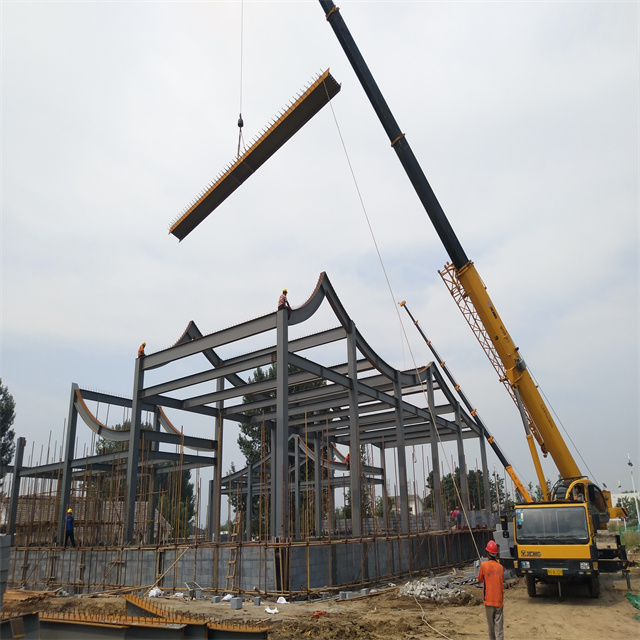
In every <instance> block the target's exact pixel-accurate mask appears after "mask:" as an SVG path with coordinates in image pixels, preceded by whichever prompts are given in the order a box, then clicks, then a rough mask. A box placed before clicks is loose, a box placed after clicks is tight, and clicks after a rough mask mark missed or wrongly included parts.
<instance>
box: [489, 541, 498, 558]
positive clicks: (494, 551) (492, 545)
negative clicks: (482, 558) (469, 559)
mask: <svg viewBox="0 0 640 640" xmlns="http://www.w3.org/2000/svg"><path fill="white" fill-rule="evenodd" d="M487 552H488V553H490V554H491V555H492V556H497V555H498V545H497V544H496V543H495V540H489V543H488V544H487Z"/></svg>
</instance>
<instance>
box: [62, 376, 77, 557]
mask: <svg viewBox="0 0 640 640" xmlns="http://www.w3.org/2000/svg"><path fill="white" fill-rule="evenodd" d="M77 389H78V385H77V384H75V383H74V384H72V385H71V399H70V400H69V419H68V421H67V442H66V444H65V448H64V458H63V460H64V462H63V465H62V486H61V487H60V505H59V506H58V544H60V545H61V546H62V544H63V543H64V527H65V523H64V519H65V517H66V515H67V509H68V508H69V500H70V497H71V479H72V475H73V474H72V471H73V469H72V468H71V461H72V460H73V447H74V444H75V441H76V428H77V425H78V411H77V410H76V402H75V401H76V390H77Z"/></svg>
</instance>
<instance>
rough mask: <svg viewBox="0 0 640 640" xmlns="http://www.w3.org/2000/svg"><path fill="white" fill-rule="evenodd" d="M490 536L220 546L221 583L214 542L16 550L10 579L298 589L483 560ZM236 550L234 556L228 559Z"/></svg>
mask: <svg viewBox="0 0 640 640" xmlns="http://www.w3.org/2000/svg"><path fill="white" fill-rule="evenodd" d="M491 536H492V531H491V530H489V529H477V530H472V531H469V530H462V531H455V532H448V531H447V532H443V531H441V532H437V533H422V534H413V535H411V536H409V537H400V536H397V537H389V538H381V537H380V538H373V539H368V540H367V539H365V540H351V539H346V540H339V541H334V542H331V543H328V542H326V541H325V542H322V543H320V542H318V543H309V544H304V543H302V544H300V543H298V544H292V545H289V546H286V545H282V546H279V547H274V546H271V545H264V544H258V543H248V544H243V545H240V546H239V547H238V548H237V550H235V549H233V548H232V547H230V546H220V547H218V549H217V553H218V571H217V581H216V572H215V570H214V567H215V559H216V547H215V545H213V546H198V547H189V548H185V547H175V546H172V547H158V548H155V547H124V548H106V547H93V548H75V549H68V548H67V549H61V548H51V547H49V548H37V547H28V548H13V549H11V553H10V558H9V563H8V564H9V568H8V569H9V570H8V576H7V578H8V583H9V585H10V587H12V588H20V587H22V586H24V587H25V588H26V589H36V590H38V589H39V590H44V589H56V588H59V587H61V588H63V589H64V590H65V591H67V592H69V593H70V594H77V593H90V592H93V591H108V590H110V589H116V588H118V587H138V588H139V589H140V590H142V589H143V588H148V587H151V586H152V585H154V584H155V583H156V581H157V580H159V579H160V578H161V576H162V578H161V579H160V581H159V582H158V586H159V587H160V588H162V589H164V590H169V591H172V590H175V591H185V590H186V585H185V582H190V581H195V582H197V583H198V584H199V585H200V586H201V587H202V588H203V589H216V590H218V591H225V592H226V591H235V590H237V589H242V590H244V591H253V590H254V589H256V588H257V589H259V590H260V591H261V592H271V593H273V592H291V591H293V592H295V591H301V590H304V589H305V588H309V589H322V588H324V587H327V588H340V587H345V586H350V585H361V584H368V583H374V582H380V581H383V582H384V581H386V580H389V581H392V580H393V579H395V578H400V577H404V576H408V575H410V574H414V573H418V574H420V573H425V572H428V571H429V570H432V571H437V570H438V569H445V568H448V567H450V566H452V565H455V564H460V563H464V562H471V561H473V560H475V559H476V558H477V553H476V545H477V547H478V549H480V550H482V549H484V547H485V546H486V543H487V541H488V540H489V539H490V538H491ZM474 539H475V545H474ZM233 554H235V557H236V561H235V563H231V564H230V562H229V560H230V558H232V557H233ZM5 564H6V563H5ZM234 566H235V570H234ZM234 573H235V577H233V576H234ZM228 575H230V576H231V577H230V578H229V581H227V576H228Z"/></svg>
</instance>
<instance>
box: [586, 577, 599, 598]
mask: <svg viewBox="0 0 640 640" xmlns="http://www.w3.org/2000/svg"><path fill="white" fill-rule="evenodd" d="M587 586H588V587H589V595H590V596H591V597H592V598H599V597H600V576H599V575H597V574H596V575H593V576H591V577H590V578H589V582H588V583H587Z"/></svg>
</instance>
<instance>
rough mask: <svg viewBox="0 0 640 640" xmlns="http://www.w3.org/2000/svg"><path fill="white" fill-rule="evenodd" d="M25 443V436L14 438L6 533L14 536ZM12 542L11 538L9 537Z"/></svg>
mask: <svg viewBox="0 0 640 640" xmlns="http://www.w3.org/2000/svg"><path fill="white" fill-rule="evenodd" d="M26 444H27V440H26V438H18V439H17V440H16V453H15V456H14V463H13V486H12V487H11V503H10V505H9V527H8V529H7V533H8V534H9V535H10V536H14V535H15V533H16V517H17V516H18V499H19V497H20V471H21V470H22V459H23V458H24V448H25V446H26ZM11 543H13V538H12V539H11Z"/></svg>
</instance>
